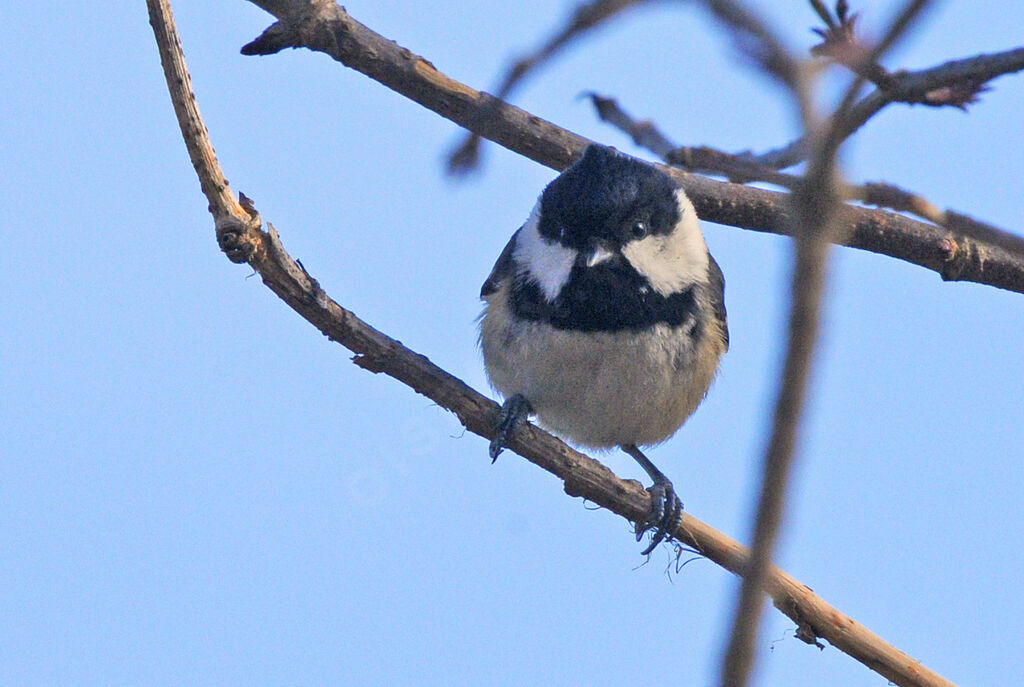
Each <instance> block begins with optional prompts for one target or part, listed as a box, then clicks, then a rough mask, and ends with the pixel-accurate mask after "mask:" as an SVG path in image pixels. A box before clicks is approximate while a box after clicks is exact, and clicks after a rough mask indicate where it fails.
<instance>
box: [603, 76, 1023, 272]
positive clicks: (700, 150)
mask: <svg viewBox="0 0 1024 687" xmlns="http://www.w3.org/2000/svg"><path fill="white" fill-rule="evenodd" d="M585 95H586V96H587V97H588V98H590V100H591V102H593V103H594V108H595V109H596V110H597V113H598V116H599V117H600V118H601V121H604V122H608V123H609V124H611V125H613V126H615V127H616V128H618V129H620V130H621V131H623V132H625V133H626V134H628V135H629V136H630V137H631V138H632V139H633V142H634V143H635V144H636V145H638V146H640V147H641V148H645V149H647V150H649V151H651V152H652V153H654V154H655V155H657V156H658V157H660V158H661V159H663V160H665V161H666V162H668V163H669V164H673V165H679V166H681V167H684V168H686V169H687V170H690V171H692V172H698V173H705V174H714V175H718V176H724V177H725V178H727V179H729V180H730V181H733V182H736V183H749V182H752V181H759V182H766V183H769V184H772V185H774V186H779V187H781V188H785V189H789V190H790V191H792V190H794V189H796V188H797V187H798V185H799V184H800V180H801V177H799V176H797V175H795V174H787V173H785V172H780V171H778V170H776V169H775V168H773V167H766V166H765V165H761V164H758V163H757V162H754V161H753V160H752V159H751V158H750V156H749V155H735V154H732V153H727V152H725V151H722V150H716V149H714V148H708V147H707V146H679V147H677V146H676V144H675V143H673V142H672V141H671V140H670V139H669V138H668V137H666V136H665V134H663V133H662V132H661V130H659V129H658V127H657V126H656V125H655V124H654V123H653V122H651V121H650V120H646V119H644V120H639V121H638V120H636V119H634V118H633V117H632V116H631V115H630V114H629V113H628V112H626V111H625V110H624V109H622V107H621V106H620V105H619V103H618V102H617V101H616V100H615V99H614V98H608V97H605V96H602V95H599V94H597V93H586V94H585ZM843 197H844V198H847V199H850V200H855V201H858V202H861V203H864V204H866V205H875V206H878V207H884V208H889V209H891V210H896V211H897V212H906V213H909V214H911V215H915V216H916V217H920V218H921V219H924V220H927V221H929V222H931V223H932V224H936V225H939V226H942V227H945V228H946V229H949V230H951V231H953V232H955V233H957V234H960V235H962V236H963V237H966V238H968V239H971V240H973V241H978V242H981V243H987V244H991V245H993V246H998V247H999V248H1002V249H1003V250H1005V251H1007V252H1008V253H1010V254H1013V255H1017V256H1021V257H1024V237H1021V236H1018V235H1017V234H1014V233H1011V232H1009V231H1007V230H1005V229H1000V228H999V227H996V226H993V225H991V224H989V223H987V222H983V221H981V220H977V219H974V218H972V217H968V216H967V215H964V214H963V213H960V212H957V211H956V210H951V209H946V210H940V209H939V207H938V206H937V205H935V203H933V202H931V201H929V200H928V199H927V198H925V197H923V196H922V195H920V194H918V193H914V192H913V191H908V190H906V189H903V188H900V187H899V186H897V185H895V184H891V183H887V182H884V181H870V182H866V183H864V184H856V185H855V184H847V185H845V186H844V187H843Z"/></svg>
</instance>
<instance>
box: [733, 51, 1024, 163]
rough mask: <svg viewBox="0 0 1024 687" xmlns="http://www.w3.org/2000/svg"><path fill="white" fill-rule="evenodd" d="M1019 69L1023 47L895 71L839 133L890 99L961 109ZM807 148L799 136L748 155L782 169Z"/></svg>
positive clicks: (851, 113) (844, 135) (1023, 62)
mask: <svg viewBox="0 0 1024 687" xmlns="http://www.w3.org/2000/svg"><path fill="white" fill-rule="evenodd" d="M1021 70H1024V48H1015V49H1013V50H1007V51H1005V52H1000V53H993V54H989V55H977V56H975V57H969V58H966V59H962V60H953V61H950V62H946V63H945V64H941V65H939V66H937V67H932V68H930V69H922V70H920V71H912V72H896V73H894V74H892V75H891V86H890V87H888V88H885V89H882V88H878V89H876V90H874V91H872V92H871V93H869V94H868V95H866V96H865V97H864V98H863V99H861V100H860V101H858V102H857V104H856V105H854V106H853V107H852V108H850V111H849V113H848V115H847V116H846V117H844V119H843V123H842V127H841V128H840V129H839V130H838V133H839V135H840V136H841V137H842V138H843V139H846V138H849V137H850V136H851V135H852V134H853V133H855V132H856V131H857V130H858V129H860V128H861V127H862V126H864V124H866V123H867V121H868V120H869V119H871V118H872V117H874V116H875V115H876V114H878V113H879V112H881V111H882V110H883V109H884V108H886V107H887V106H889V105H891V104H893V103H906V104H908V105H918V104H920V105H929V106H932V107H945V106H953V107H959V108H961V109H964V108H966V106H967V105H968V104H970V103H971V102H974V100H975V99H976V98H975V96H976V95H977V94H978V93H980V92H981V91H982V90H984V85H985V84H986V83H988V82H989V81H991V80H992V79H995V78H996V77H999V76H1003V75H1005V74H1012V73H1015V72H1019V71H1021ZM807 152H808V149H807V142H806V141H805V140H804V139H803V138H798V139H796V140H795V141H793V142H791V143H789V144H787V145H785V146H783V147H781V148H777V149H775V150H771V151H768V152H765V153H761V154H758V155H752V156H751V159H752V160H754V161H755V162H758V163H760V164H762V165H767V166H768V167H774V168H776V169H785V168H786V167H792V166H793V165H795V164H798V163H800V162H802V161H803V160H805V159H806V158H807Z"/></svg>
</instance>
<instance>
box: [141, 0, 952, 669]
mask: <svg viewBox="0 0 1024 687" xmlns="http://www.w3.org/2000/svg"><path fill="white" fill-rule="evenodd" d="M147 4H148V6H149V9H150V13H151V20H152V21H153V23H154V26H156V25H159V26H161V27H164V28H163V30H156V31H155V34H156V36H157V40H158V42H160V45H161V50H163V49H165V48H166V49H168V50H174V49H176V50H177V51H178V53H179V57H180V44H179V43H178V41H177V37H176V34H175V31H174V28H173V24H172V20H171V16H170V9H169V6H168V4H167V0H147ZM167 46H170V47H167ZM181 63H182V65H183V64H184V61H183V59H182V60H181ZM182 83H183V82H182V81H180V80H175V79H173V78H168V87H169V88H170V90H171V92H172V100H175V101H177V100H188V99H191V100H193V101H194V96H193V95H192V94H191V92H190V91H189V90H187V89H184V88H182V87H181V85H182ZM193 109H195V108H193ZM176 111H177V110H176ZM195 112H196V117H198V110H197V109H195ZM178 114H179V117H182V116H183V115H182V113H181V112H180V111H178ZM198 123H199V124H200V125H201V121H200V122H198ZM182 124H183V126H182V133H183V135H185V136H186V137H189V136H192V137H194V136H200V135H201V136H203V137H205V136H206V134H205V127H202V126H200V127H198V128H196V127H192V126H184V124H185V122H182ZM187 145H189V146H191V142H189V143H188V144H187ZM571 152H572V153H577V154H578V153H579V152H581V151H571ZM202 165H204V166H205V167H206V169H204V170H202V171H199V170H197V172H198V173H199V174H200V176H202V175H203V174H208V175H210V176H212V177H215V178H223V173H222V172H221V170H220V168H219V166H218V164H217V161H216V158H212V157H210V158H204V159H203V160H202ZM204 192H206V193H207V197H208V199H209V200H210V207H211V212H213V211H214V203H213V200H214V199H213V197H212V196H211V195H210V193H211V192H216V191H215V189H207V188H204ZM257 218H258V215H257V214H256V213H255V211H254V210H252V209H251V207H250V208H249V209H245V208H243V210H242V212H240V213H237V214H236V213H234V212H231V213H229V214H228V216H226V217H218V216H217V215H216V214H215V219H216V226H217V234H218V241H219V242H220V243H221V246H222V248H225V249H226V250H230V249H231V248H232V247H241V250H243V251H244V254H245V259H246V260H247V261H248V262H249V264H250V265H251V266H252V267H253V268H254V269H255V270H256V271H257V272H258V273H259V274H260V276H261V277H262V279H263V282H264V283H265V284H266V285H267V286H268V287H269V288H270V289H272V290H273V291H274V292H275V293H276V294H278V295H279V296H280V297H281V298H282V300H284V301H285V302H286V303H288V305H289V306H290V307H292V308H293V309H294V310H295V311H296V312H298V313H299V314H300V315H302V316H303V317H304V318H305V319H306V320H307V321H309V322H310V323H311V324H313V325H314V326H315V327H317V329H319V330H320V331H321V332H323V333H324V334H325V335H327V336H328V337H329V338H331V339H332V340H334V341H338V342H339V343H341V344H343V345H344V346H346V347H347V348H349V349H350V350H352V351H353V352H355V353H356V357H355V358H354V362H355V363H356V364H357V365H359V366H360V367H363V368H364V369H367V370H369V371H371V372H384V373H385V374H388V375H390V376H392V377H394V378H395V379H397V380H399V381H402V382H403V383H405V384H407V385H408V386H410V387H411V388H412V389H414V390H415V391H417V392H418V393H421V394H424V395H426V396H428V397H429V398H431V399H433V400H434V401H435V402H436V403H438V404H439V405H440V406H442V407H444V408H446V409H448V410H450V411H451V412H453V413H455V414H456V415H457V416H458V418H459V419H460V421H461V422H462V423H463V424H464V425H465V426H466V427H467V429H469V430H470V431H472V432H474V433H476V434H479V435H480V436H483V437H484V438H488V439H489V438H491V437H492V436H493V433H494V427H495V425H496V421H497V419H498V417H499V414H500V409H499V408H498V406H497V404H495V403H494V402H493V401H490V400H489V399H487V398H486V397H484V396H482V395H480V394H479V393H477V392H476V391H474V390H473V389H471V388H470V387H468V386H467V385H466V384H464V383H463V382H462V381H460V380H459V379H457V378H455V377H453V376H452V375H450V374H449V373H447V372H445V371H444V370H442V369H440V368H438V367H437V366H435V365H433V364H432V363H431V362H430V361H429V360H427V358H426V357H424V356H422V355H419V354H417V353H415V352H413V351H411V350H409V349H408V348H406V347H404V346H403V345H402V344H401V343H399V342H398V341H395V340H394V339H391V338H389V337H387V336H385V335H384V334H382V333H381V332H378V331H377V330H375V329H373V328H372V327H370V326H369V325H368V324H366V323H365V322H363V321H362V320H360V319H359V318H358V317H356V316H355V315H354V314H353V313H352V312H350V311H348V310H345V309H344V308H342V307H341V306H340V305H338V304H337V303H336V302H335V301H333V300H331V299H330V298H329V297H328V296H327V294H326V293H324V291H323V290H322V289H321V288H320V286H319V284H318V282H317V281H316V280H315V279H314V278H312V277H311V276H310V275H309V274H308V273H307V272H306V271H305V269H304V268H303V267H302V265H301V264H300V263H298V261H296V260H294V259H293V258H292V257H291V256H289V255H288V254H287V252H285V250H284V247H283V246H282V244H281V241H280V238H279V236H278V234H277V232H276V231H275V230H274V228H273V227H272V226H268V227H267V229H266V230H264V229H263V227H262V225H261V224H259V223H258V222H257V221H255V220H256V219H257ZM510 448H511V449H512V450H514V451H516V452H517V453H519V454H520V455H522V456H524V457H526V458H527V459H528V460H530V461H531V462H533V463H535V464H537V465H538V466H540V467H542V468H543V469H545V470H547V471H549V472H551V473H552V474H555V475H557V476H558V477H560V478H561V479H562V480H563V481H564V488H565V491H566V493H568V494H569V495H571V496H579V497H583V498H585V499H587V500H589V501H592V502H594V503H596V504H598V505H600V506H602V507H604V508H607V509H609V510H611V511H613V512H615V513H617V514H619V515H621V516H622V517H624V518H626V519H627V520H628V521H630V522H635V521H636V520H638V519H641V518H643V517H646V514H647V513H648V511H649V508H650V497H649V494H647V492H646V491H644V490H643V487H642V486H641V485H640V484H639V483H637V482H635V481H632V480H630V481H626V480H621V479H619V478H617V477H615V476H614V475H613V474H612V473H611V472H610V471H609V470H608V469H607V468H605V467H604V466H603V465H601V464H600V463H598V462H597V461H594V460H592V459H590V458H588V457H587V456H584V455H582V454H580V453H578V452H576V451H574V450H573V449H571V448H569V447H568V446H566V445H565V444H564V443H562V442H561V441H559V440H558V439H556V438H554V437H552V436H551V435H549V434H547V433H546V432H543V431H542V430H540V429H537V428H536V427H534V426H532V425H529V424H526V425H524V426H523V429H522V430H521V431H517V432H516V434H514V435H513V437H512V439H511V441H510ZM674 536H675V538H676V539H678V540H679V541H680V542H682V543H684V544H686V545H688V546H691V547H693V548H694V549H696V550H698V551H700V552H701V553H702V554H703V555H705V556H707V557H708V558H709V559H710V560H712V561H714V562H716V563H718V564H719V565H722V566H723V567H724V568H726V569H727V570H730V571H731V572H733V573H737V574H739V573H740V572H741V571H742V570H743V569H744V567H745V565H746V556H747V553H746V551H745V549H744V548H743V547H742V546H740V545H739V544H738V543H737V542H736V541H734V540H732V539H730V538H729V537H727V536H725V535H723V534H721V533H720V532H717V531H716V530H714V529H713V528H711V527H709V526H708V525H706V524H704V523H702V522H700V521H699V520H697V519H696V518H693V517H692V516H690V515H689V514H686V515H685V516H684V518H683V521H682V523H681V524H680V526H679V528H678V529H677V531H676V532H675V533H674ZM766 586H767V591H768V593H770V594H771V596H772V597H773V599H774V602H775V604H776V606H777V607H778V608H779V610H781V611H782V612H783V613H785V614H786V615H787V616H788V617H790V618H792V619H793V621H794V622H795V623H796V624H797V627H798V636H800V637H801V639H803V640H804V641H807V642H812V643H813V642H816V639H817V638H818V637H821V638H824V639H826V640H827V641H829V642H830V643H832V644H833V645H834V646H836V647H838V648H840V649H841V650H843V651H845V652H847V653H848V654H850V655H851V656H853V657H854V658H856V659H857V660H859V661H861V662H863V663H864V664H865V665H868V666H870V667H872V669H873V670H875V671H877V672H879V673H880V674H881V675H883V676H885V677H887V678H888V679H890V680H893V681H894V682H896V683H897V684H899V685H907V686H910V685H919V686H930V685H949V684H950V683H948V682H947V681H945V680H943V679H942V678H941V677H940V676H938V675H936V674H935V673H933V672H932V671H930V670H928V669H927V668H925V667H924V666H922V665H921V664H920V663H918V662H917V661H915V660H914V659H912V658H911V657H909V656H908V655H906V654H905V653H903V652H902V651H899V650H898V649H896V648H895V647H893V646H891V645H889V644H886V643H885V642H884V641H883V640H881V638H879V637H878V636H877V635H875V634H873V633H871V632H870V631H868V630H867V629H866V628H864V627H863V626H862V625H860V624H859V623H857V622H856V621H854V620H853V619H851V618H849V617H848V616H846V615H844V614H842V613H840V612H839V611H838V610H837V609H835V608H833V607H832V606H829V605H828V604H826V603H825V602H824V601H822V600H821V599H820V598H819V597H817V596H816V595H815V594H814V593H813V592H811V591H810V588H809V587H807V586H806V585H803V584H801V583H800V582H798V581H797V580H795V579H794V578H793V577H791V576H790V575H788V574H786V573H784V572H782V571H781V570H779V569H778V568H775V567H774V566H773V567H772V568H771V570H770V571H769V576H768V579H767V585H766Z"/></svg>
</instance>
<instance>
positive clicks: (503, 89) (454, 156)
mask: <svg viewBox="0 0 1024 687" xmlns="http://www.w3.org/2000/svg"><path fill="white" fill-rule="evenodd" d="M650 1H651V0H592V1H591V2H588V3H585V4H583V5H580V6H579V7H577V8H576V9H575V10H574V11H573V13H572V17H570V18H569V21H568V22H566V24H565V26H563V27H562V28H561V29H559V30H558V31H557V32H555V35H554V36H552V37H551V38H550V39H549V40H548V41H547V42H545V43H544V44H543V45H542V46H540V47H539V48H537V50H535V51H534V52H532V53H531V54H529V55H527V56H526V57H523V58H521V59H519V60H517V61H516V62H515V63H514V64H513V65H512V66H511V67H509V69H508V71H507V72H506V74H505V78H503V79H502V80H501V85H500V86H499V87H498V90H497V92H496V93H495V98H497V99H498V100H505V99H507V98H508V96H509V95H510V94H511V93H512V91H513V90H514V89H515V88H516V87H518V86H519V84H520V83H522V82H523V81H524V80H525V79H526V77H527V76H528V75H529V74H531V73H533V72H535V71H536V70H537V69H538V68H540V67H541V66H543V65H544V64H546V63H547V62H548V61H549V60H551V58H553V57H554V56H555V55H556V54H558V53H559V52H561V51H562V50H563V49H565V48H566V47H568V46H569V45H570V44H571V43H572V42H573V41H575V40H576V39H577V38H579V37H580V36H582V35H583V34H584V33H587V32H589V31H591V30H592V29H595V28H597V27H598V26H600V25H601V24H603V23H605V22H606V21H608V20H609V19H611V18H613V17H616V16H618V15H619V14H620V13H621V12H622V11H623V10H626V9H629V8H630V7H632V6H633V5H639V4H640V3H642V2H650ZM489 115H490V112H487V111H483V112H481V113H480V116H481V117H487V116H489ZM481 141H482V138H481V136H480V135H479V134H477V133H476V132H474V131H472V130H470V132H469V133H468V134H467V135H466V137H465V140H463V141H462V143H460V144H459V145H457V146H455V149H454V150H453V151H452V153H451V154H450V155H449V156H448V171H449V172H451V173H454V174H465V173H466V172H469V171H471V170H472V169H474V168H476V166H477V164H478V163H479V160H480V144H481Z"/></svg>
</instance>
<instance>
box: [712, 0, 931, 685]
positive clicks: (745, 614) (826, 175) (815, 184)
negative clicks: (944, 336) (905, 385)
mask: <svg viewBox="0 0 1024 687" xmlns="http://www.w3.org/2000/svg"><path fill="white" fill-rule="evenodd" d="M926 3H927V0H911V1H910V2H909V3H908V5H907V7H906V9H905V10H904V12H902V13H901V15H900V16H899V18H898V19H897V20H896V21H895V22H894V23H893V27H892V28H891V29H890V30H889V31H888V33H887V35H886V37H885V38H884V39H883V40H882V41H881V42H880V43H879V45H878V46H877V47H876V48H875V50H873V51H872V52H871V54H869V55H868V56H867V58H868V60H869V61H870V62H871V63H875V62H877V59H878V58H879V57H880V56H881V55H882V54H883V52H884V51H885V49H887V48H888V47H889V46H891V45H892V44H893V43H895V41H896V40H897V39H898V37H899V36H900V35H901V34H902V33H904V32H905V31H906V29H907V27H908V26H909V25H910V23H911V21H912V19H913V18H914V17H915V16H916V15H917V14H918V13H919V12H920V10H921V9H922V8H923V7H924V6H925V4H926ZM842 14H845V12H843V13H842ZM797 73H799V70H798V71H797ZM861 78H862V77H858V78H857V80H856V81H855V83H854V84H853V85H851V87H850V89H849V91H848V93H847V96H846V97H845V98H844V99H843V101H842V102H841V104H840V106H839V108H838V110H837V112H836V113H835V114H834V115H833V117H832V121H831V122H830V123H829V125H828V126H826V127H822V126H821V125H820V123H819V121H818V120H817V118H816V116H815V114H814V110H813V106H812V105H811V93H810V90H809V89H808V87H807V84H806V82H805V81H804V80H798V81H795V82H794V83H793V84H792V90H793V97H794V99H796V100H797V101H798V104H799V109H800V112H801V113H802V114H803V118H804V121H803V125H804V130H805V131H807V132H808V134H807V135H808V136H809V137H810V140H812V141H814V149H813V154H812V156H811V158H810V161H809V164H808V169H807V173H806V175H805V177H804V180H803V182H802V183H801V184H799V185H798V186H797V187H796V189H795V190H794V192H793V195H792V201H793V206H794V210H795V214H796V224H795V225H794V231H793V234H794V238H795V239H796V241H795V246H794V248H795V254H796V255H795V264H794V268H793V276H792V280H791V285H790V314H789V332H788V341H787V345H786V355H785V362H784V364H783V372H782V379H781V382H780V385H779V391H778V395H777V397H776V401H775V413H774V422H773V424H772V431H771V437H770V439H769V441H768V447H767V449H766V451H765V456H764V477H763V481H762V485H761V492H760V495H759V497H758V504H757V512H756V515H755V517H754V537H753V543H752V545H751V553H750V560H749V562H748V566H747V568H746V569H745V571H744V574H743V583H742V584H741V586H740V593H739V603H738V604H737V608H736V613H735V616H734V617H733V624H732V632H731V634H730V639H729V645H728V648H727V649H726V653H725V657H724V659H723V668H722V677H721V684H722V685H723V687H744V685H746V684H748V682H749V680H750V675H751V672H752V671H753V666H754V659H755V651H754V646H755V642H756V640H757V637H758V636H759V634H760V628H761V618H762V616H763V615H764V599H763V596H762V595H763V593H764V591H763V588H764V583H765V582H766V580H767V576H768V570H769V568H770V566H771V561H772V556H773V553H774V549H775V543H776V541H777V540H778V537H779V533H780V531H781V529H782V518H783V513H784V510H785V505H786V497H787V487H788V484H789V478H790V475H791V473H792V464H793V462H794V460H795V457H796V449H797V442H798V435H799V432H800V428H801V419H802V417H803V414H804V408H805V405H806V397H807V388H808V385H809V381H810V376H811V368H812V365H813V363H814V353H815V350H816V348H817V341H818V331H819V329H820V320H821V309H822V302H823V301H824V292H825V282H826V278H827V274H828V254H829V249H830V247H831V239H832V236H833V235H834V234H836V233H837V232H838V231H839V229H840V227H841V225H840V222H839V217H838V210H839V208H840V196H839V183H838V173H837V169H836V154H837V152H838V149H839V145H840V144H841V142H842V140H843V138H842V136H841V135H840V134H839V129H840V127H841V125H842V122H843V118H844V113H845V112H846V111H847V110H848V108H849V106H850V104H852V102H853V99H854V97H855V94H856V91H857V89H858V88H859V83H858V82H859V81H860V79H861Z"/></svg>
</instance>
